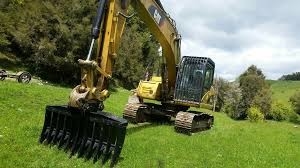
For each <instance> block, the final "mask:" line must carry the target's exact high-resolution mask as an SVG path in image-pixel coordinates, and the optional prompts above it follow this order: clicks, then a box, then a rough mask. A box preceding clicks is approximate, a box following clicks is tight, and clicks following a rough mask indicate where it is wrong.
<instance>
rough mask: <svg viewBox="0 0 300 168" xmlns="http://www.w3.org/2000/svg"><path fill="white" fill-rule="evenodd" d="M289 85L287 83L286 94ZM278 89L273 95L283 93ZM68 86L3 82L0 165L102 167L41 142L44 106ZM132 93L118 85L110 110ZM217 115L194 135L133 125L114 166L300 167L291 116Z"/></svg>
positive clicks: (59, 100)
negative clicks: (272, 118)
mask: <svg viewBox="0 0 300 168" xmlns="http://www.w3.org/2000/svg"><path fill="white" fill-rule="evenodd" d="M291 85H293V84H291ZM273 88H284V87H283V86H281V85H280V87H279V86H278V87H277V86H272V89H273ZM287 89H288V90H290V86H289V85H288V87H286V91H285V93H286V94H287V93H288V92H290V91H287ZM278 90H280V89H275V92H274V97H278V98H281V97H282V96H281V95H280V94H279V93H277V92H278ZM70 91H71V89H69V88H61V87H54V86H47V85H43V86H40V85H38V84H29V85H24V84H19V83H17V82H15V81H2V82H0V135H1V136H0V167H4V168H10V167H12V168H14V167H37V168H39V167H100V165H99V163H96V164H93V163H92V162H91V161H84V160H83V159H77V158H76V157H73V158H71V159H69V157H68V154H66V153H64V152H63V151H59V150H57V149H56V147H52V148H50V147H49V146H44V145H41V144H39V143H38V138H39V135H40V131H41V129H42V125H43V121H44V108H45V106H46V105H48V104H51V105H56V104H66V102H67V100H68V95H69V93H70ZM128 95H129V91H126V90H123V89H117V91H116V92H113V94H112V96H111V97H110V99H108V101H107V102H106V111H109V112H113V113H115V114H116V115H119V116H121V114H122V109H123V108H124V105H125V104H126V101H127V97H128ZM214 116H215V126H214V127H213V128H212V129H211V130H208V131H205V132H201V133H197V134H194V135H193V136H185V135H182V134H178V133H176V132H174V129H173V126H172V125H168V124H165V125H159V124H144V125H140V126H133V125H129V128H128V130H127V136H126V141H125V145H124V148H123V150H122V154H121V157H122V159H121V161H120V162H119V163H118V165H117V166H116V167H129V168H131V167H230V168H231V167H242V168H244V167H268V168H270V167H299V163H300V128H295V127H294V125H293V124H291V123H287V122H273V121H267V122H264V123H250V122H248V121H234V120H231V119H229V118H228V117H227V116H226V115H224V114H222V113H215V114H214ZM104 167H107V165H105V166H104Z"/></svg>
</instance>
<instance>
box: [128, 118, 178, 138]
mask: <svg viewBox="0 0 300 168" xmlns="http://www.w3.org/2000/svg"><path fill="white" fill-rule="evenodd" d="M174 123H175V121H174V120H170V119H169V118H168V117H161V116H151V118H150V119H149V120H148V122H145V123H139V124H135V125H134V126H133V127H130V128H128V129H127V135H131V134H134V133H137V132H139V131H142V130H144V129H148V128H153V127H158V126H160V125H169V126H174Z"/></svg>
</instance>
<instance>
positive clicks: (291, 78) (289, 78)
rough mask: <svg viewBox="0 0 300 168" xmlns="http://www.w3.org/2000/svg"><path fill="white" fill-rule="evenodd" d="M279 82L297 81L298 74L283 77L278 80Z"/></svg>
mask: <svg viewBox="0 0 300 168" xmlns="http://www.w3.org/2000/svg"><path fill="white" fill-rule="evenodd" d="M279 80H293V81H299V80H300V72H294V73H292V74H288V75H283V76H281V77H280V78H279Z"/></svg>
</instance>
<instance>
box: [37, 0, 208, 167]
mask: <svg viewBox="0 0 300 168" xmlns="http://www.w3.org/2000/svg"><path fill="white" fill-rule="evenodd" d="M130 4H131V6H132V7H133V8H134V9H135V12H136V13H137V14H138V15H139V17H140V18H141V19H142V20H143V21H144V22H145V24H146V25H147V26H148V28H149V30H150V32H151V33H152V34H153V35H154V36H155V38H156V39H157V41H158V42H159V43H160V45H161V47H162V56H163V57H162V58H163V63H162V77H158V78H156V80H152V81H141V82H140V86H139V88H138V90H139V91H140V92H138V94H137V96H139V98H138V99H139V100H142V99H144V98H150V99H152V100H157V101H160V102H161V103H162V104H161V105H155V104H143V102H139V103H133V104H131V103H129V104H127V106H126V109H125V112H124V114H123V116H124V117H125V118H127V119H128V120H129V121H133V122H136V123H138V122H144V121H146V118H145V115H148V114H152V113H156V114H160V115H165V116H167V117H175V116H176V122H175V124H176V125H175V128H176V130H178V131H180V132H181V131H183V132H184V131H187V132H188V133H190V132H194V131H197V130H203V129H207V128H210V127H211V126H212V123H213V117H212V116H210V115H207V114H205V113H195V112H187V111H186V110H187V109H188V108H189V107H190V106H194V107H198V106H200V101H201V96H203V95H204V94H203V92H204V90H205V89H206V90H207V88H209V87H210V86H211V83H212V77H213V72H214V63H213V62H212V61H210V62H209V61H207V60H210V59H208V58H204V57H203V58H202V57H201V58H197V57H192V58H191V59H190V58H189V59H188V58H186V59H185V58H183V59H182V60H181V55H180V48H181V46H180V45H181V36H180V34H179V33H178V31H177V28H176V24H175V21H174V20H173V19H172V18H171V17H170V16H169V15H168V14H167V13H166V12H165V10H164V8H163V6H162V4H161V2H160V1H159V0H99V3H98V9H97V15H96V17H95V19H94V22H93V26H92V29H91V36H92V40H91V45H90V49H89V50H88V54H87V57H86V59H79V60H78V64H79V66H80V67H81V81H80V84H79V85H78V86H76V87H75V88H74V89H73V90H72V91H71V93H70V96H69V102H68V105H64V106H52V105H48V106H46V112H45V119H44V126H43V129H42V132H41V135H40V139H39V142H40V143H44V144H51V145H57V146H58V148H63V149H65V150H69V151H70V155H71V156H73V155H75V154H77V156H78V157H85V158H87V159H90V158H93V159H94V161H97V160H98V159H99V158H102V163H105V162H106V161H107V160H109V159H110V158H111V161H112V162H111V165H114V164H115V163H116V162H117V160H118V157H119V156H120V153H121V150H122V147H123V144H124V140H125V135H126V127H127V125H128V121H127V120H125V119H123V118H119V117H117V116H114V115H112V114H111V113H108V112H104V111H103V110H104V104H103V102H104V101H105V99H107V98H108V97H109V91H108V85H109V81H110V79H111V78H112V67H113V63H114V60H115V59H117V57H118V55H117V53H118V49H119V45H120V41H121V37H122V33H123V30H124V27H125V21H126V19H128V18H130V17H131V16H128V8H129V5H130ZM94 46H97V49H96V50H95V51H94ZM94 53H95V54H94ZM186 60H187V61H186ZM190 60H192V61H190ZM203 60H206V62H204V61H203ZM209 68H210V69H209ZM178 69H179V70H178ZM190 74H192V75H190ZM187 76H188V78H187ZM153 79H154V78H153ZM188 81H189V82H188ZM188 84H193V86H191V87H190V86H188ZM191 89H192V90H191ZM193 89H194V90H193ZM191 95H192V97H189V96H191ZM207 95H208V94H207ZM176 114H177V115H176Z"/></svg>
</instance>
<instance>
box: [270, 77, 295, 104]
mask: <svg viewBox="0 0 300 168" xmlns="http://www.w3.org/2000/svg"><path fill="white" fill-rule="evenodd" d="M271 88H272V91H273V99H274V100H277V101H279V102H281V103H284V104H286V105H288V104H289V102H288V101H289V99H290V97H291V96H292V95H293V94H294V93H295V92H299V91H300V81H275V82H272V84H271Z"/></svg>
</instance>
